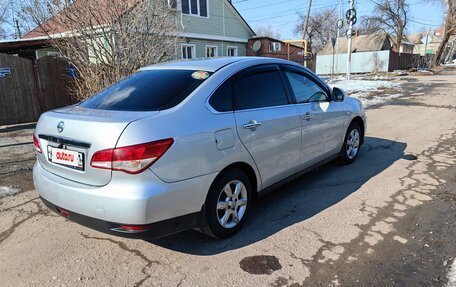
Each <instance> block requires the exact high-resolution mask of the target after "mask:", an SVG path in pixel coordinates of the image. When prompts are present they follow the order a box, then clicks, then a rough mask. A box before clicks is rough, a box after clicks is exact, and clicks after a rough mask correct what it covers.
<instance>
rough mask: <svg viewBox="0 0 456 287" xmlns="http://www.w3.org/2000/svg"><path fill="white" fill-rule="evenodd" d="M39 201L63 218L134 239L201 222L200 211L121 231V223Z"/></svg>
mask: <svg viewBox="0 0 456 287" xmlns="http://www.w3.org/2000/svg"><path fill="white" fill-rule="evenodd" d="M41 201H42V202H43V203H44V204H45V205H46V206H47V207H48V208H49V209H50V210H52V211H54V212H55V213H57V214H60V215H62V216H64V217H65V218H67V219H69V220H71V221H73V222H76V223H79V224H81V225H84V226H86V227H88V228H91V229H94V230H97V231H100V232H103V233H108V234H112V235H116V236H121V237H128V238H135V239H153V238H159V237H163V236H166V235H170V234H174V233H177V232H180V231H183V230H188V229H191V228H195V227H199V226H200V224H201V222H200V219H201V214H200V212H195V213H192V214H187V215H183V216H178V217H175V218H170V219H167V220H163V221H160V222H155V223H151V224H146V225H141V226H143V227H144V228H145V229H143V230H141V231H122V229H121V226H122V224H119V223H115V222H109V221H105V220H100V219H97V218H93V217H89V216H85V215H82V214H79V213H76V212H73V211H71V210H65V209H62V208H60V207H59V206H57V205H55V204H53V203H51V202H49V201H47V200H46V199H44V198H43V197H41Z"/></svg>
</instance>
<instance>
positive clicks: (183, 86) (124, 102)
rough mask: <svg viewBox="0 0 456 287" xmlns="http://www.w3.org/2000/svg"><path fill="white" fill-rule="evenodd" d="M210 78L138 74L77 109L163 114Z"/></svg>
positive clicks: (184, 73)
mask: <svg viewBox="0 0 456 287" xmlns="http://www.w3.org/2000/svg"><path fill="white" fill-rule="evenodd" d="M201 75H203V76H201ZM210 75H211V73H208V72H205V71H193V70H146V71H139V72H137V73H135V74H133V75H131V76H129V77H126V78H124V79H123V80H120V81H119V82H117V83H115V84H113V85H111V86H110V87H108V88H106V89H104V90H103V91H101V92H99V93H98V94H96V95H95V96H92V97H90V98H88V99H87V100H85V101H83V102H81V103H80V104H79V105H80V106H81V107H84V108H88V109H97V110H111V111H160V110H165V109H169V108H171V107H174V106H176V105H178V104H179V103H181V102H182V101H183V100H184V99H185V98H186V97H187V96H189V95H190V94H191V93H192V92H193V91H194V90H195V89H196V88H198V87H199V86H200V85H201V84H202V83H203V82H204V81H205V80H206V79H207V78H208V77H210Z"/></svg>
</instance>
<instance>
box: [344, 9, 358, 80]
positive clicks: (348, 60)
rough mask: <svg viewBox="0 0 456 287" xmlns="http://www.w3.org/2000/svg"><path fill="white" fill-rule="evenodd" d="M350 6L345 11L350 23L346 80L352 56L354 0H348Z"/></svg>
mask: <svg viewBox="0 0 456 287" xmlns="http://www.w3.org/2000/svg"><path fill="white" fill-rule="evenodd" d="M349 3H350V8H349V10H348V11H347V14H346V16H347V21H348V24H349V25H350V26H349V28H348V31H347V37H348V51H347V80H350V73H351V58H352V53H351V52H352V39H353V36H354V33H353V24H354V23H356V10H355V0H349Z"/></svg>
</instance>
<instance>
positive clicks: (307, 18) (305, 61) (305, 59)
mask: <svg viewBox="0 0 456 287" xmlns="http://www.w3.org/2000/svg"><path fill="white" fill-rule="evenodd" d="M310 9H312V0H310V1H309V8H308V9H307V16H306V22H305V23H304V27H303V28H302V39H303V40H305V39H306V33H307V26H308V25H309V17H310ZM304 57H307V45H306V49H305V51H304ZM304 67H307V58H304Z"/></svg>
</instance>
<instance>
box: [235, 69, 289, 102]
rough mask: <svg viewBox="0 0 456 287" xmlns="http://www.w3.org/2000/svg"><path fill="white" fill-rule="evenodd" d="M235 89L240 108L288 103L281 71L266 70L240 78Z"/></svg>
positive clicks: (236, 100)
mask: <svg viewBox="0 0 456 287" xmlns="http://www.w3.org/2000/svg"><path fill="white" fill-rule="evenodd" d="M234 90H235V98H234V99H235V100H234V103H235V107H236V109H238V110H245V109H254V108H264V107H273V106H280V105H286V104H288V99H287V94H286V92H285V88H284V86H283V83H282V79H281V78H280V74H279V71H265V72H260V73H257V74H251V75H248V76H245V77H242V78H238V79H236V81H235V89H234Z"/></svg>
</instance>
